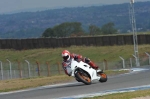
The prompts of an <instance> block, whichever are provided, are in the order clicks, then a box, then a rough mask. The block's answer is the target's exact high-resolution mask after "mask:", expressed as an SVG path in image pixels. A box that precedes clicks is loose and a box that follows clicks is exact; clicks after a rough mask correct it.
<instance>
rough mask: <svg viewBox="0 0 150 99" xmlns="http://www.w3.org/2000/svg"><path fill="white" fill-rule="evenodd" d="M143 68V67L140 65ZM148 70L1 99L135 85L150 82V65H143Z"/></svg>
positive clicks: (0, 98) (42, 98) (48, 98)
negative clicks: (104, 81) (106, 79)
mask: <svg viewBox="0 0 150 99" xmlns="http://www.w3.org/2000/svg"><path fill="white" fill-rule="evenodd" d="M140 68H141V67H140ZM143 68H146V69H148V70H144V71H138V72H133V73H130V74H125V75H118V76H113V77H108V81H107V82H106V83H99V82H96V83H93V84H91V85H84V84H82V83H78V82H75V83H70V84H67V85H60V86H53V87H50V86H47V87H44V88H40V87H39V88H36V89H34V90H33V89H32V90H28V91H22V92H12V93H9V94H8V93H7V94H3V93H1V94H0V99H57V98H60V97H67V96H74V95H81V94H89V93H97V92H101V91H107V90H114V89H120V88H128V87H135V86H141V85H149V84H150V67H143Z"/></svg>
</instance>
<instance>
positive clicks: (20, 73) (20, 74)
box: [17, 61, 22, 78]
mask: <svg viewBox="0 0 150 99" xmlns="http://www.w3.org/2000/svg"><path fill="white" fill-rule="evenodd" d="M17 62H18V69H19V76H20V78H22V70H21V67H20V61H17Z"/></svg>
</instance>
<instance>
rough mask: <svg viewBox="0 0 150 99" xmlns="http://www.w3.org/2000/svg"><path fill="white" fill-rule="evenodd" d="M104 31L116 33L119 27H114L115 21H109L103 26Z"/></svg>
mask: <svg viewBox="0 0 150 99" xmlns="http://www.w3.org/2000/svg"><path fill="white" fill-rule="evenodd" d="M101 30H102V33H103V34H106V35H107V34H116V33H117V29H115V28H114V23H112V22H109V23H107V24H105V25H103V26H102V29H101Z"/></svg>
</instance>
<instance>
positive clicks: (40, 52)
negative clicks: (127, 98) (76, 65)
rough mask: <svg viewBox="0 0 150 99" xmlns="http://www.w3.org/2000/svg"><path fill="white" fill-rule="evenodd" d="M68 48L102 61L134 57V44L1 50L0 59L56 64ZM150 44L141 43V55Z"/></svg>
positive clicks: (146, 50) (96, 60)
mask: <svg viewBox="0 0 150 99" xmlns="http://www.w3.org/2000/svg"><path fill="white" fill-rule="evenodd" d="M64 49H67V50H69V51H70V52H72V53H76V54H81V55H83V56H85V57H89V58H90V59H91V60H94V61H95V62H101V61H103V60H104V59H106V60H107V61H118V60H120V58H119V56H122V57H123V58H125V59H128V58H130V57H132V54H133V53H134V51H133V49H134V48H133V45H125V46H99V47H94V46H78V47H77V46H71V47H67V48H55V49H50V48H49V49H31V50H21V51H18V50H12V49H7V50H2V49H1V50H0V61H4V62H6V58H8V59H9V60H10V61H14V62H16V61H17V60H18V61H21V62H24V60H26V59H27V60H28V61H29V62H33V63H35V62H36V61H38V62H40V63H46V62H50V63H51V64H56V63H57V62H61V61H62V59H61V52H62V51H63V50H64ZM149 49H150V45H139V55H140V56H142V55H144V54H145V52H150V50H149Z"/></svg>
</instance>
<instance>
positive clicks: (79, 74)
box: [75, 71, 91, 85]
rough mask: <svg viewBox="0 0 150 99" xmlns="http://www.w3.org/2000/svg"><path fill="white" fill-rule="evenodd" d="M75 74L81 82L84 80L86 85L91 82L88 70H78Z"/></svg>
mask: <svg viewBox="0 0 150 99" xmlns="http://www.w3.org/2000/svg"><path fill="white" fill-rule="evenodd" d="M75 76H76V78H77V79H78V80H79V81H80V82H83V83H84V84H86V85H90V84H91V78H90V77H89V76H88V74H87V73H86V72H83V71H82V72H81V71H77V72H76V74H75Z"/></svg>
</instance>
